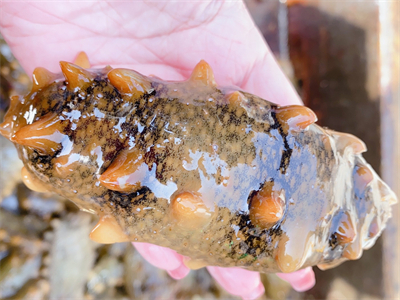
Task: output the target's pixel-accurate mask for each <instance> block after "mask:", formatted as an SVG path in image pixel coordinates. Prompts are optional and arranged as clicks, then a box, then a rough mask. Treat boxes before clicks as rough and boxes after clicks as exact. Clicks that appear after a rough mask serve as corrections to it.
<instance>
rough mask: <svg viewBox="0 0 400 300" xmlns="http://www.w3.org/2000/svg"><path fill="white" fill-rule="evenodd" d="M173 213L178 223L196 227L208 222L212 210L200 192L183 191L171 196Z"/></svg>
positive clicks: (192, 227)
mask: <svg viewBox="0 0 400 300" xmlns="http://www.w3.org/2000/svg"><path fill="white" fill-rule="evenodd" d="M171 214H172V217H173V218H174V219H175V221H177V222H178V224H180V225H182V226H184V227H187V228H190V229H194V228H199V226H204V225H205V224H207V223H208V221H209V219H210V217H211V212H210V209H209V208H208V207H207V206H206V205H205V204H204V202H203V199H202V198H201V197H200V195H198V194H194V193H191V192H182V193H179V194H177V195H175V196H172V197H171Z"/></svg>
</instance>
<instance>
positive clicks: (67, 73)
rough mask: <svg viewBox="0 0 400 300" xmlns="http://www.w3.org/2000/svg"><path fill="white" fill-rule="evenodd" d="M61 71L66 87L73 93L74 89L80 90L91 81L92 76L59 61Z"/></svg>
mask: <svg viewBox="0 0 400 300" xmlns="http://www.w3.org/2000/svg"><path fill="white" fill-rule="evenodd" d="M60 66H61V71H62V72H63V74H64V77H65V79H66V81H67V87H68V89H69V90H71V91H73V90H75V89H76V88H82V87H83V86H84V85H85V84H87V83H89V82H91V81H92V80H93V77H94V76H93V74H92V73H90V72H89V71H86V70H85V69H83V68H81V67H80V66H77V65H74V64H71V63H68V62H65V61H60Z"/></svg>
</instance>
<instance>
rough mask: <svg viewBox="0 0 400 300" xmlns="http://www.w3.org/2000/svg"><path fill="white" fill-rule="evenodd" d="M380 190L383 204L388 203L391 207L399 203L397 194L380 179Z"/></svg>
mask: <svg viewBox="0 0 400 300" xmlns="http://www.w3.org/2000/svg"><path fill="white" fill-rule="evenodd" d="M378 189H379V192H380V194H381V197H382V198H381V199H382V201H383V202H385V201H388V202H389V204H390V205H393V204H396V203H397V201H398V200H397V196H396V194H395V193H394V192H393V191H392V190H391V189H390V188H389V187H388V186H387V184H386V183H384V182H383V181H382V180H380V179H379V180H378Z"/></svg>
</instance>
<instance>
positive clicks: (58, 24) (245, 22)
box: [0, 1, 314, 298]
mask: <svg viewBox="0 0 400 300" xmlns="http://www.w3.org/2000/svg"><path fill="white" fill-rule="evenodd" d="M0 26H1V27H0V28H1V33H2V35H3V36H4V38H5V40H6V41H7V42H8V44H9V46H10V48H11V49H12V51H13V53H14V55H15V56H16V58H17V59H18V60H19V62H20V63H21V65H22V67H23V68H24V69H25V71H26V72H27V73H28V74H31V73H32V71H33V69H34V68H35V67H36V66H41V67H45V68H47V69H49V70H50V71H53V72H59V67H58V62H59V61H60V60H66V61H73V60H74V58H75V56H76V54H77V53H78V52H80V51H85V52H86V53H87V54H88V56H89V57H90V59H91V64H92V66H93V67H100V66H104V65H107V64H109V65H112V66H113V67H126V68H131V69H134V70H137V71H139V72H141V73H143V74H145V75H149V74H155V75H157V76H158V77H161V78H163V79H168V80H183V79H186V78H188V76H189V75H190V73H191V70H192V69H193V67H194V66H195V65H196V63H197V62H199V61H200V60H201V59H204V60H206V61H207V62H208V63H209V64H210V65H211V67H212V68H213V70H214V73H215V77H216V81H217V83H218V84H220V85H235V86H238V87H240V88H241V89H243V90H245V91H247V92H250V93H253V94H256V95H259V96H260V97H262V98H265V99H268V100H269V101H271V102H275V103H278V104H281V105H288V104H300V103H301V101H300V99H299V97H298V96H297V94H296V93H295V91H294V89H293V87H292V86H291V85H290V83H289V82H288V80H287V79H286V78H285V76H284V75H283V73H282V71H281V70H280V68H279V66H278V65H277V63H276V62H275V60H274V58H273V56H272V54H271V52H270V50H269V49H268V47H267V45H266V44H265V42H264V40H263V38H262V37H261V35H260V33H259V32H258V29H257V28H256V27H255V25H254V23H253V21H252V20H251V18H250V16H249V15H248V13H247V10H246V9H245V6H244V4H243V3H242V2H241V1H230V2H228V1H227V2H224V1H211V2H193V3H191V2H171V3H168V2H110V3H107V2H51V3H49V2H46V3H44V2H30V3H29V2H28V3H21V2H5V3H3V4H2V17H1V20H0ZM136 247H137V249H138V251H139V252H140V253H141V254H142V255H143V256H144V257H145V258H146V259H148V260H149V261H150V262H151V263H153V264H154V265H156V266H158V267H161V268H163V269H166V270H167V271H168V272H169V273H170V275H171V276H172V277H174V278H182V277H184V275H186V274H187V272H188V271H189V270H188V269H187V267H186V266H185V265H184V264H183V257H182V256H181V255H179V254H177V253H176V252H175V251H173V250H170V249H166V248H163V247H158V246H154V245H151V246H149V245H148V244H136ZM208 270H209V272H210V273H211V274H212V275H213V276H214V278H216V280H217V281H218V282H219V283H220V284H221V285H222V286H223V287H224V288H225V289H227V290H228V291H229V292H230V293H232V294H235V295H239V296H242V297H244V298H256V297H258V296H259V295H261V294H262V293H263V292H264V288H263V287H262V284H261V282H260V277H259V274H258V273H255V272H250V271H247V270H243V269H238V268H218V267H208ZM278 276H281V277H282V278H283V279H285V280H287V281H289V282H290V283H291V284H292V286H293V287H294V288H295V289H297V290H306V289H308V288H310V287H312V286H313V284H314V277H313V276H314V274H313V272H312V270H311V269H310V268H307V269H305V271H299V272H295V273H292V274H283V275H278Z"/></svg>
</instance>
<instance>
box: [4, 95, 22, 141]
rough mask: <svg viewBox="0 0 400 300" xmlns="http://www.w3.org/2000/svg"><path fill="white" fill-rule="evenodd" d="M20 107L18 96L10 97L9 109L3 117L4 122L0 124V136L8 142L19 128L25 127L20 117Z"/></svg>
mask: <svg viewBox="0 0 400 300" xmlns="http://www.w3.org/2000/svg"><path fill="white" fill-rule="evenodd" d="M22 105H23V104H22V102H21V101H20V98H19V97H18V96H11V100H10V108H9V109H8V111H7V113H6V115H5V116H4V122H3V123H1V124H0V134H1V135H3V136H4V137H6V138H7V139H9V140H11V137H12V136H13V135H14V133H15V132H16V131H17V130H18V127H19V126H24V125H26V119H25V118H24V117H23V116H21V115H20V111H21V108H22Z"/></svg>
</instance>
